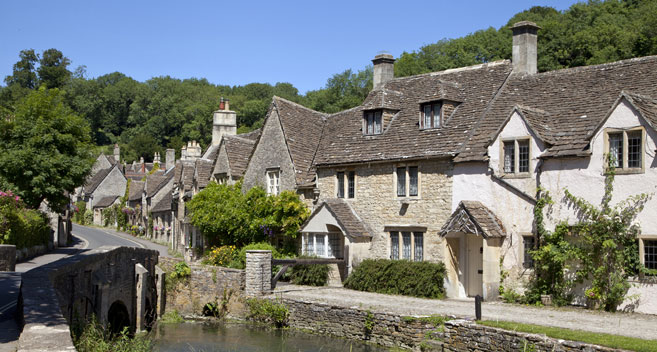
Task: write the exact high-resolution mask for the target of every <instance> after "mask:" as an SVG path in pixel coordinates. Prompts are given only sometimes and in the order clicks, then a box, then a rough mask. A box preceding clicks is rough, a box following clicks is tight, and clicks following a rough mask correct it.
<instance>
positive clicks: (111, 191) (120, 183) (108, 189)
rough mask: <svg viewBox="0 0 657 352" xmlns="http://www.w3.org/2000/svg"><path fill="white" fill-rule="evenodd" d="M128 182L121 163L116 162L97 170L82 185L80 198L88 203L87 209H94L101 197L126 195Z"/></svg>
mask: <svg viewBox="0 0 657 352" xmlns="http://www.w3.org/2000/svg"><path fill="white" fill-rule="evenodd" d="M127 182H128V181H127V179H126V178H125V176H124V175H123V172H122V171H121V168H120V165H119V164H114V165H113V166H110V167H108V168H106V169H102V170H99V171H98V172H96V174H94V175H93V176H92V177H91V178H90V179H89V180H88V181H87V182H86V183H85V184H84V185H83V186H82V189H81V191H80V198H79V199H80V200H83V201H85V202H86V203H87V209H89V210H93V209H94V203H95V202H98V201H99V200H100V199H103V198H105V197H109V196H118V197H122V196H124V195H125V188H126V184H127Z"/></svg>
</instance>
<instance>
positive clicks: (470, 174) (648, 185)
mask: <svg viewBox="0 0 657 352" xmlns="http://www.w3.org/2000/svg"><path fill="white" fill-rule="evenodd" d="M512 30H513V33H514V35H513V60H512V61H511V62H509V61H500V62H493V63H487V64H483V65H476V66H471V67H464V68H459V69H452V70H446V71H442V72H434V73H429V74H424V75H418V76H412V77H404V78H394V77H393V76H392V72H393V70H392V65H393V62H394V61H393V58H392V57H391V56H389V55H385V54H384V55H379V56H377V57H376V58H375V59H374V60H373V63H374V89H373V91H372V92H371V93H370V95H369V96H368V97H367V99H366V100H365V102H364V103H363V104H362V105H361V106H359V107H356V108H354V109H351V110H347V111H344V112H340V113H337V114H333V115H329V116H326V117H325V118H324V119H325V126H324V128H323V133H322V138H321V142H320V144H319V148H318V151H317V154H316V156H315V159H314V162H313V165H314V167H315V169H316V175H317V179H316V192H318V193H319V201H318V205H319V206H317V207H316V208H315V210H314V212H313V214H312V215H311V218H310V219H309V220H308V221H307V222H306V224H305V225H304V226H303V228H302V233H303V235H302V252H303V253H308V254H315V255H318V256H321V257H338V258H340V257H343V258H345V259H346V262H347V269H350V268H351V267H353V266H354V265H357V264H358V262H359V261H360V260H362V259H364V258H392V259H408V260H430V261H442V262H444V263H445V264H446V267H447V269H448V277H447V280H446V282H445V285H446V289H447V294H448V296H449V297H467V296H474V295H482V296H483V297H484V298H485V299H489V300H490V299H494V298H496V297H497V294H498V289H499V286H500V284H501V283H500V280H501V276H500V270H501V269H503V270H505V271H507V272H510V276H509V279H507V281H509V282H505V285H508V286H510V287H513V285H518V289H521V287H522V286H521V284H522V278H523V277H526V276H527V275H528V273H529V272H531V270H532V269H531V265H532V263H531V257H530V256H529V255H528V250H529V249H531V248H533V247H534V245H535V243H536V238H535V224H534V219H533V210H534V205H535V204H536V199H535V197H536V190H537V189H538V188H539V187H541V188H544V189H546V190H548V191H550V192H551V194H553V195H555V196H556V195H558V198H556V199H555V200H557V202H556V204H555V205H554V207H553V211H552V213H551V218H549V219H548V220H549V223H548V228H554V224H555V223H556V222H558V221H560V220H568V221H575V220H576V214H573V213H572V210H571V209H570V208H568V206H567V204H566V203H564V202H563V199H562V197H563V191H564V189H565V188H568V189H569V190H570V191H571V192H572V193H574V194H575V195H578V196H583V197H585V198H586V199H587V200H589V201H590V202H592V203H594V204H598V203H599V202H600V199H601V197H602V194H603V192H604V177H605V172H606V171H605V170H606V169H605V163H604V160H605V158H606V155H609V154H612V155H614V157H615V159H616V160H617V165H616V167H617V170H618V171H617V173H618V174H619V175H618V176H617V178H616V187H615V189H616V194H615V195H614V201H618V200H621V199H624V198H625V197H627V196H629V195H632V194H637V193H642V192H654V190H655V188H657V181H656V180H657V178H656V177H654V176H655V175H652V173H654V170H653V169H654V166H655V165H654V164H655V163H657V162H653V159H654V153H655V150H657V147H656V146H655V139H654V138H655V136H656V135H657V134H656V132H655V129H654V128H655V127H654V126H656V125H655V123H657V120H655V117H656V116H657V110H655V109H656V107H657V100H655V99H656V98H657V83H655V82H657V57H645V58H638V59H631V60H625V61H620V62H615V63H610V64H604V65H597V66H588V67H580V68H572V69H564V70H557V71H551V72H544V73H537V70H536V66H537V64H536V53H537V49H536V45H537V33H538V30H539V28H538V27H537V26H536V25H535V24H533V23H531V22H520V23H518V24H516V25H515V26H514V27H513V28H512ZM263 135H264V131H263ZM256 152H257V149H256ZM254 156H255V153H254ZM655 202H656V200H654V199H653V200H651V201H650V203H649V204H647V206H646V208H645V209H644V211H643V213H642V214H641V215H640V216H639V219H638V221H639V222H640V223H641V225H642V229H643V235H642V236H641V238H640V239H639V248H640V256H641V258H642V262H643V263H644V264H645V265H646V266H647V267H649V268H657V254H656V253H657V236H656V234H657V220H656V219H657V214H656V213H655V209H656V207H655V205H654V203H655ZM500 263H501V267H500ZM636 280H637V284H636V285H635V286H634V287H633V288H632V291H631V292H630V294H633V293H638V295H639V297H640V298H639V299H638V301H634V302H631V309H634V310H638V311H642V312H652V313H657V306H655V303H654V302H655V299H654V298H655V297H657V290H656V287H655V285H654V284H651V283H649V282H647V281H646V280H643V279H641V278H636Z"/></svg>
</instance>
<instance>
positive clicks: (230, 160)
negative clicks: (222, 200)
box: [212, 129, 260, 185]
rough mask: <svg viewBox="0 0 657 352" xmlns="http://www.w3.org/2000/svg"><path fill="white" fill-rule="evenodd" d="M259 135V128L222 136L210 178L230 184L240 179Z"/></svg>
mask: <svg viewBox="0 0 657 352" xmlns="http://www.w3.org/2000/svg"><path fill="white" fill-rule="evenodd" d="M259 136H260V129H258V130H255V131H253V132H249V133H244V134H240V135H237V136H224V137H223V139H222V141H221V144H220V145H219V148H218V153H217V157H216V159H215V164H214V169H213V171H212V180H213V181H215V182H217V183H221V184H231V185H232V184H235V182H237V181H239V180H241V179H242V177H244V171H246V167H247V165H248V163H249V158H250V157H251V154H252V153H253V148H254V147H255V144H256V140H257V139H258V137H259Z"/></svg>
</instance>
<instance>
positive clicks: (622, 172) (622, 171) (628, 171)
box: [604, 167, 645, 175]
mask: <svg viewBox="0 0 657 352" xmlns="http://www.w3.org/2000/svg"><path fill="white" fill-rule="evenodd" d="M614 173H615V174H616V175H637V174H643V173H645V170H644V169H643V168H638V167H637V168H631V169H630V168H628V169H615V170H614ZM604 174H605V175H609V170H605V172H604Z"/></svg>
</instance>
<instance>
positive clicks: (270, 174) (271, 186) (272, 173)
mask: <svg viewBox="0 0 657 352" xmlns="http://www.w3.org/2000/svg"><path fill="white" fill-rule="evenodd" d="M280 180H281V170H280V169H275V170H267V194H270V195H273V196H277V195H279V194H280V193H281V186H280Z"/></svg>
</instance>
